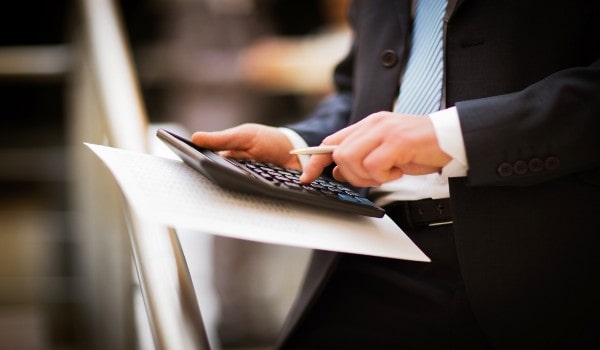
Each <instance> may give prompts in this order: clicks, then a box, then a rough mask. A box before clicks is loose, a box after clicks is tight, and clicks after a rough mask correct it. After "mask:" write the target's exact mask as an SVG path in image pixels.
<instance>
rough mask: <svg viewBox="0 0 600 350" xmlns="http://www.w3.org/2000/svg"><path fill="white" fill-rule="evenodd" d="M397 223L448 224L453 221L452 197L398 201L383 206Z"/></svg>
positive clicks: (414, 226)
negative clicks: (451, 210)
mask: <svg viewBox="0 0 600 350" xmlns="http://www.w3.org/2000/svg"><path fill="white" fill-rule="evenodd" d="M383 208H384V209H385V212H386V214H388V216H389V217H390V218H392V220H394V221H395V222H396V223H399V224H404V225H406V226H408V227H411V228H423V227H431V226H440V225H448V224H451V223H452V214H451V212H450V199H449V198H442V199H421V200H416V201H396V202H392V203H390V204H388V205H386V206H384V207H383Z"/></svg>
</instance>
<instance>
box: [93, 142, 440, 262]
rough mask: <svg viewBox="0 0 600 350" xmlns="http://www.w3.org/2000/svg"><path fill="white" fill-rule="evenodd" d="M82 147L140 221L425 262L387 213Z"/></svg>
mask: <svg viewBox="0 0 600 350" xmlns="http://www.w3.org/2000/svg"><path fill="white" fill-rule="evenodd" d="M86 145H87V146H88V147H89V148H90V149H91V150H92V151H93V152H94V153H95V154H96V155H97V156H98V157H99V158H100V159H102V161H103V162H104V163H105V164H106V166H107V167H108V168H109V169H110V171H111V172H112V174H113V176H114V177H115V179H116V180H117V182H118V184H119V186H120V188H121V190H122V192H123V194H124V195H125V197H126V198H127V200H128V201H129V203H130V205H131V207H132V209H133V210H135V211H136V213H137V214H138V215H139V216H140V217H142V218H144V219H145V220H152V221H155V222H157V223H160V224H164V225H167V226H172V227H174V228H176V229H177V228H179V229H190V230H197V231H200V232H205V233H210V234H215V235H222V236H227V237H233V238H239V239H245V240H251V241H258V242H264V243H273V244H283V245H289V246H296V247H304V248H314V249H322V250H332V251H339V252H348V253H358V254H366V255H374V256H382V257H389V258H398V259H406V260H415V261H430V260H429V258H428V257H427V256H426V255H425V254H424V253H423V252H422V251H421V250H420V249H419V248H418V247H417V246H416V245H415V244H414V243H413V242H412V241H411V240H410V239H409V238H408V237H407V236H406V234H405V233H404V232H403V231H402V230H401V229H400V228H399V227H398V226H397V225H396V224H395V223H394V222H393V221H392V220H391V219H390V218H389V217H387V216H385V217H384V218H381V219H378V218H370V217H364V216H359V215H351V214H339V213H336V212H333V211H329V210H322V209H312V208H310V207H307V206H304V205H298V204H293V203H287V202H284V201H282V200H278V199H271V198H265V197H262V196H254V195H249V194H243V193H238V192H232V191H229V190H225V189H222V188H220V187H218V186H217V185H215V184H214V183H212V182H211V181H210V180H208V179H206V178H205V177H204V176H203V175H202V174H200V173H198V172H197V171H195V170H194V169H192V168H190V167H189V166H187V165H186V164H185V163H183V162H182V161H179V160H174V159H168V158H163V157H159V156H154V155H147V154H142V153H134V152H128V151H124V150H120V149H116V148H110V147H106V146H100V145H92V144H86Z"/></svg>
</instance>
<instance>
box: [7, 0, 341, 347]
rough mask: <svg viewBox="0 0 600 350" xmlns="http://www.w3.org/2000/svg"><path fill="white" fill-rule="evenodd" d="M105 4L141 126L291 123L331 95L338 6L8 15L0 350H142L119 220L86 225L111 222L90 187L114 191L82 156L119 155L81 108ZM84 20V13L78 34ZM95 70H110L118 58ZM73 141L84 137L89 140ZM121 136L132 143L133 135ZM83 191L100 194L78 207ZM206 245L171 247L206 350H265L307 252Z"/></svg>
mask: <svg viewBox="0 0 600 350" xmlns="http://www.w3.org/2000/svg"><path fill="white" fill-rule="evenodd" d="M104 2H107V3H111V4H112V5H113V6H114V8H115V9H116V12H115V13H116V19H117V21H118V22H119V23H120V24H121V25H122V27H121V28H122V33H121V34H123V37H124V40H125V43H126V47H125V51H126V53H129V54H130V55H131V56H130V57H131V64H132V69H133V71H134V75H133V77H132V78H133V79H134V80H135V82H134V85H135V86H137V87H138V88H139V91H140V93H141V106H142V107H141V109H142V111H143V112H144V113H143V117H144V118H145V120H144V121H143V122H144V123H147V124H149V125H150V124H159V123H170V124H174V125H176V126H177V127H178V128H180V130H184V131H186V132H190V133H191V132H192V131H194V130H218V129H223V128H227V127H230V126H234V125H237V124H239V123H243V122H260V123H267V124H271V125H283V124H285V123H289V122H292V121H295V120H298V119H299V118H302V117H303V116H305V115H306V114H308V113H309V112H310V110H311V109H312V108H314V106H315V105H316V104H317V103H318V102H319V101H320V100H322V99H323V98H324V97H325V96H327V94H329V93H330V92H331V89H332V86H331V78H330V77H331V70H332V68H333V65H334V64H335V62H337V61H338V60H339V59H340V58H341V57H343V55H344V54H345V53H346V51H347V49H348V47H349V33H348V31H347V28H346V24H345V14H346V7H347V4H346V3H347V1H345V0H121V1H108V0H81V1H79V0H54V1H35V0H30V1H10V2H7V3H5V4H4V5H3V10H2V11H1V12H0V116H1V121H2V128H0V349H95V348H98V349H107V348H110V349H133V348H143V349H146V348H153V347H154V346H155V344H154V341H153V339H152V336H151V335H149V334H148V333H147V332H146V333H144V331H143V330H142V328H144V327H147V325H144V314H143V310H142V311H140V310H136V308H138V309H139V308H144V304H143V303H137V304H136V303H135V302H134V299H135V298H134V296H133V295H134V294H135V292H136V290H137V289H136V288H138V287H136V285H137V284H136V281H135V272H134V267H133V266H132V263H131V261H132V257H131V249H132V247H131V246H130V241H129V238H128V237H127V235H126V234H123V231H122V230H121V229H114V230H113V226H115V227H116V226H119V225H121V221H122V219H119V218H118V216H119V213H117V214H116V215H115V216H111V215H107V214H106V213H107V212H106V211H102V210H99V209H98V208H101V207H109V208H111V209H112V206H113V205H112V204H111V203H112V202H110V201H112V200H114V198H112V197H111V196H110V195H106V192H103V188H105V187H103V186H109V187H110V186H113V187H114V184H112V185H106V183H107V182H106V181H105V182H102V181H96V180H97V178H100V177H102V176H106V173H104V174H102V170H97V169H101V167H100V166H98V167H97V168H93V166H91V165H90V166H88V164H91V163H86V160H84V161H81V160H80V159H81V158H82V157H83V158H85V157H86V156H81V155H79V152H83V151H82V150H81V149H82V148H83V146H81V142H82V141H89V142H99V143H100V142H104V143H106V144H112V145H117V146H118V145H119V142H115V140H114V139H112V138H111V137H113V138H114V136H110V135H109V134H110V132H106V133H105V132H103V131H101V130H100V129H101V128H102V127H106V128H107V129H110V126H108V127H107V126H106V125H104V124H102V123H101V124H102V125H103V126H102V127H100V126H98V125H97V124H93V123H91V122H88V121H87V120H88V119H86V118H88V115H87V114H88V113H87V112H86V111H88V110H90V108H91V109H93V110H103V108H95V107H94V106H95V104H97V102H96V101H95V100H94V99H88V97H87V96H88V95H90V94H86V93H85V91H88V90H92V93H91V95H92V96H94V95H95V90H94V85H93V84H92V86H91V87H90V86H88V85H87V84H86V81H87V80H86V79H87V78H86V75H85V74H82V73H81V72H82V71H83V72H85V67H89V66H91V67H92V68H93V67H94V65H97V64H98V62H95V61H94V59H93V58H92V55H90V54H89V52H88V51H94V48H93V47H94V46H93V44H89V43H88V42H87V41H88V39H87V38H86V36H87V35H89V33H87V32H86V31H85V30H84V29H82V28H85V22H86V21H89V18H90V16H91V17H94V18H96V17H98V18H101V20H100V21H99V23H100V27H99V29H98V30H99V33H100V34H102V33H103V30H104V29H103V28H104V27H103V26H106V33H109V30H110V28H111V25H113V23H111V22H110V18H111V17H110V15H109V16H108V20H106V21H105V17H104V16H106V14H105V13H102V12H101V11H100V10H93V8H94V5H95V4H100V3H104ZM85 8H92V10H91V12H87V16H88V19H86V14H85V13H86V10H85ZM95 11H96V12H95ZM108 37H109V36H108V35H107V38H108ZM101 39H102V35H100V40H101ZM109 40H110V39H109ZM97 50H100V51H101V50H102V47H101V46H100V48H98V49H97ZM100 55H107V56H106V57H107V59H112V58H113V56H114V55H117V56H118V55H119V53H118V52H100ZM94 57H95V56H94ZM100 57H101V56H100ZM81 67H84V69H82V68H81ZM95 79H96V80H102V77H100V78H98V77H96V78H95ZM92 80H94V79H92ZM82 82H83V83H82ZM117 87H118V86H115V88H117ZM100 95H101V94H100ZM104 109H108V108H106V107H105V108H104ZM122 117H123V118H124V119H126V118H128V116H122ZM81 130H88V131H89V130H91V132H92V133H93V132H96V134H98V136H94V137H96V138H97V139H93V138H94V137H90V139H88V138H87V137H86V136H85V135H86V132H82V131H81ZM122 132H123V135H125V136H126V137H127V136H132V138H134V136H135V133H136V130H131V131H129V130H122ZM96 134H94V135H96ZM105 134H106V135H105ZM150 142H152V141H151V140H150ZM88 156H89V155H88ZM87 162H93V160H91V161H90V160H89V159H88V160H87ZM96 166H97V165H96ZM103 181H104V180H103ZM108 183H110V181H108ZM91 184H93V185H94V186H99V190H98V189H97V190H95V191H88V188H89V187H90V186H91ZM116 198H118V195H117V196H116ZM82 206H83V207H86V208H87V212H86V213H82V212H83V209H82V208H81V207H82ZM90 212H91V213H92V214H89V213H90ZM108 213H110V211H109V212H108ZM113 221H114V223H113ZM98 222H100V223H102V225H104V226H102V225H100V224H98ZM92 226H93V227H95V229H90V227H92ZM84 231H85V232H84ZM88 231H89V232H88ZM113 231H114V232H113ZM203 237H204V238H202V239H198V235H196V234H194V233H193V232H187V233H181V238H182V244H183V245H184V246H183V249H184V251H185V254H186V258H187V260H188V262H189V264H190V266H189V268H190V272H191V273H192V275H193V276H192V278H193V279H194V284H195V285H196V286H197V291H196V292H197V295H198V299H199V300H200V304H201V308H202V309H203V316H204V322H205V325H206V327H207V332H208V333H209V337H210V342H211V345H212V347H213V348H215V349H217V348H223V349H263V348H269V346H271V345H272V343H273V341H274V339H275V337H276V335H277V330H278V328H279V326H280V325H281V322H282V321H283V318H284V317H285V313H286V312H287V309H288V308H289V305H290V303H291V302H292V300H293V297H294V295H295V292H296V290H297V288H298V286H299V283H300V280H301V277H302V273H303V270H304V267H305V264H306V261H307V259H308V256H309V252H308V251H306V250H303V249H296V248H289V247H279V246H270V245H264V244H258V243H252V242H243V241H237V240H231V239H225V238H219V237H210V238H209V239H206V236H205V235H204V236H203ZM137 292H139V290H138V291H137ZM136 305H137V306H136ZM138 312H141V315H142V316H139V317H137V316H136V313H138ZM140 320H141V321H140ZM146 322H147V321H146Z"/></svg>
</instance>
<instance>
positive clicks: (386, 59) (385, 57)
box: [381, 50, 398, 68]
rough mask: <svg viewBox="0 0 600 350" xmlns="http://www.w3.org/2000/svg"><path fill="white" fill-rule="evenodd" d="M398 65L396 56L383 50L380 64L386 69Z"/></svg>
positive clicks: (392, 52) (390, 51) (391, 51)
mask: <svg viewBox="0 0 600 350" xmlns="http://www.w3.org/2000/svg"><path fill="white" fill-rule="evenodd" d="M396 63H398V55H396V53H395V52H394V51H393V50H385V51H383V52H382V53H381V64H383V66H384V67H386V68H391V67H393V66H395V65H396Z"/></svg>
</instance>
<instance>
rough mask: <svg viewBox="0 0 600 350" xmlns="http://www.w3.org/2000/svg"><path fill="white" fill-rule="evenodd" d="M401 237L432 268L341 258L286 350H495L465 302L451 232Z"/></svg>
mask: <svg viewBox="0 0 600 350" xmlns="http://www.w3.org/2000/svg"><path fill="white" fill-rule="evenodd" d="M400 226H401V227H402V225H401V224H400ZM403 229H404V230H405V232H406V233H407V234H408V235H409V236H410V238H411V239H412V240H413V241H414V242H415V243H416V244H417V245H418V246H419V247H420V248H421V249H422V250H423V251H424V252H425V254H427V255H428V256H429V257H430V258H431V260H432V262H431V263H422V262H412V261H404V260H395V259H384V258H376V257H370V256H363V255H351V254H345V255H343V256H342V257H341V259H340V260H339V262H338V265H336V267H335V271H334V272H333V274H332V276H331V279H330V280H329V281H328V283H327V285H326V287H325V288H324V289H323V292H322V294H320V296H319V298H318V300H317V301H316V302H315V303H314V304H313V306H312V308H311V309H310V310H308V312H307V314H306V317H304V318H303V319H302V321H301V322H300V325H299V326H298V327H297V328H296V329H295V331H294V332H293V333H292V335H291V337H290V338H289V340H288V342H286V346H285V348H286V349H488V348H491V346H489V344H488V343H487V341H486V339H485V336H484V334H483V333H482V331H481V329H480V328H479V326H478V325H477V322H476V320H475V319H474V317H473V314H472V312H471V308H470V306H469V301H468V299H467V297H466V294H465V289H464V285H463V281H462V276H461V272H460V269H459V266H458V262H457V257H456V249H455V245H454V237H453V231H452V225H446V226H439V227H435V228H424V229H408V228H404V227H403Z"/></svg>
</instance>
